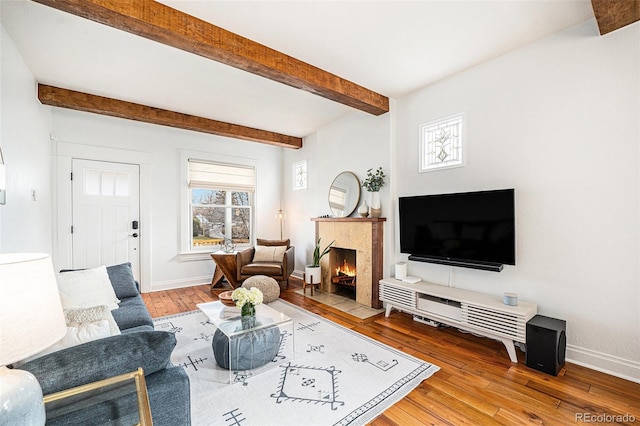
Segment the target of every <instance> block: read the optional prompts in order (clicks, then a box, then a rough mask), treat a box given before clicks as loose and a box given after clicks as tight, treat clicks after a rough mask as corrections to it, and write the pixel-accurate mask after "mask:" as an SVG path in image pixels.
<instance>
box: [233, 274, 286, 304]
mask: <svg viewBox="0 0 640 426" xmlns="http://www.w3.org/2000/svg"><path fill="white" fill-rule="evenodd" d="M242 287H244V288H246V289H251V288H253V287H257V288H258V290H260V291H261V292H262V294H263V296H264V298H263V301H264V303H269V302H273V301H274V300H277V299H278V298H279V297H280V285H279V284H278V282H277V281H276V280H274V279H273V278H271V277H268V276H266V275H254V276H253V277H249V278H247V279H246V280H244V282H243V283H242Z"/></svg>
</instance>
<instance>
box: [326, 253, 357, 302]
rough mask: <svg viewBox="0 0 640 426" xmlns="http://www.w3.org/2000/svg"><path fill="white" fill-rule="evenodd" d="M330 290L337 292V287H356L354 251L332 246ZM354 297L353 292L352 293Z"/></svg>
mask: <svg viewBox="0 0 640 426" xmlns="http://www.w3.org/2000/svg"><path fill="white" fill-rule="evenodd" d="M330 262H331V263H330V267H331V283H332V284H333V285H332V286H331V287H332V288H331V292H333V293H337V292H339V287H336V286H345V287H350V288H352V289H353V290H355V288H356V251H355V250H351V249H345V248H340V247H333V248H332V249H331V255H330ZM354 298H355V294H354Z"/></svg>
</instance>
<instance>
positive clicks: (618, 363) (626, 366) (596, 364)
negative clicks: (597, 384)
mask: <svg viewBox="0 0 640 426" xmlns="http://www.w3.org/2000/svg"><path fill="white" fill-rule="evenodd" d="M566 360H567V362H570V363H572V364H578V365H581V366H583V367H587V368H591V369H593V370H596V371H600V372H602V373H606V374H610V375H612V376H616V377H620V378H621V379H625V380H629V381H632V382H635V383H640V362H636V361H631V360H628V359H624V358H620V357H616V356H613V355H608V354H605V353H602V352H598V351H592V350H590V349H585V348H580V347H577V346H573V345H567V356H566Z"/></svg>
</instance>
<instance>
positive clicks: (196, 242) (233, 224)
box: [188, 159, 255, 250]
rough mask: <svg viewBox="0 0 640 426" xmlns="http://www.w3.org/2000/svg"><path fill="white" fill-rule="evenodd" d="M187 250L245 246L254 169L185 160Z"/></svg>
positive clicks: (248, 239) (248, 238) (249, 230)
mask: <svg viewBox="0 0 640 426" xmlns="http://www.w3.org/2000/svg"><path fill="white" fill-rule="evenodd" d="M188 174H189V178H188V179H189V181H188V185H189V192H190V195H191V197H190V199H191V203H190V210H191V219H192V220H191V222H192V225H191V231H192V232H191V248H192V249H196V250H197V249H207V250H210V249H211V247H212V246H216V245H220V244H223V243H224V241H225V239H227V240H231V241H232V242H233V243H234V244H236V245H237V244H249V243H250V242H251V235H252V231H253V199H254V192H255V169H254V168H253V167H247V166H240V165H234V164H222V163H213V162H206V161H199V160H194V159H189V168H188Z"/></svg>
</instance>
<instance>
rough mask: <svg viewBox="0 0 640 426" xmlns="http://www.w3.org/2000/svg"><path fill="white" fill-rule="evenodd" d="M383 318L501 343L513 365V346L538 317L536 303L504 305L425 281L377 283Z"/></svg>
mask: <svg viewBox="0 0 640 426" xmlns="http://www.w3.org/2000/svg"><path fill="white" fill-rule="evenodd" d="M380 300H381V301H383V302H385V306H386V312H385V316H387V317H388V316H389V314H390V313H391V309H393V308H396V309H397V310H399V311H403V312H408V313H411V314H414V315H417V316H421V317H425V318H428V319H431V320H433V321H436V322H440V323H442V324H446V325H451V326H454V327H457V328H459V329H461V330H465V331H469V332H472V333H475V334H479V335H481V336H485V337H489V338H491V339H496V340H500V341H501V342H502V343H504V346H505V348H507V353H508V354H509V358H510V359H511V361H512V362H518V358H517V356H516V350H515V346H514V342H520V343H525V342H526V330H527V327H526V326H527V321H529V320H530V319H531V318H533V317H534V316H535V315H536V314H537V313H538V305H536V304H535V303H527V302H519V303H518V305H517V306H509V305H505V304H504V303H503V300H502V298H501V297H498V296H490V295H487V294H482V293H476V292H474V291H469V290H462V289H459V288H454V287H446V286H443V285H438V284H431V283H427V282H424V281H420V282H417V283H408V282H403V281H400V280H397V279H395V278H385V279H382V280H380Z"/></svg>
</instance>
